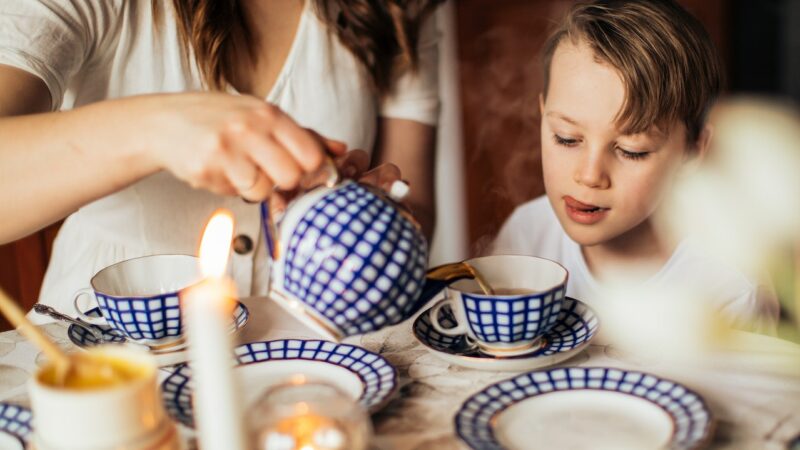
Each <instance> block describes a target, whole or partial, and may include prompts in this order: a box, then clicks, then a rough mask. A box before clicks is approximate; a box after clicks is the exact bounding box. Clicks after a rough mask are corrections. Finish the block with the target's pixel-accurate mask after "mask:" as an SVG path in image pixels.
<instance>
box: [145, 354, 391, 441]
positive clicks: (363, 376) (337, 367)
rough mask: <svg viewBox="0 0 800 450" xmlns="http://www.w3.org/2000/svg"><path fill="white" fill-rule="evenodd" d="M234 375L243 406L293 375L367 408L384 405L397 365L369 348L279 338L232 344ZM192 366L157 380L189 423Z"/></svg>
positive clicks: (173, 412) (174, 411)
mask: <svg viewBox="0 0 800 450" xmlns="http://www.w3.org/2000/svg"><path fill="white" fill-rule="evenodd" d="M234 353H235V354H236V359H237V362H238V366H237V367H236V369H235V370H236V371H237V372H238V373H237V375H238V376H239V379H240V380H241V383H242V386H243V387H244V389H246V390H247V391H246V395H244V398H245V401H246V402H247V404H246V405H245V407H246V408H249V407H250V406H252V402H255V401H256V400H258V398H259V397H260V396H261V394H262V393H263V392H265V391H266V390H267V389H269V388H271V387H273V386H277V385H279V384H283V383H286V382H289V381H292V380H293V379H296V378H295V377H297V376H302V377H303V379H304V380H305V381H307V382H320V383H327V384H330V385H333V386H335V387H337V388H339V389H341V390H342V392H344V393H345V394H348V395H350V396H351V397H352V398H353V400H357V401H358V402H360V403H361V404H362V405H363V406H364V407H366V408H368V409H369V410H370V411H375V410H377V409H379V408H380V407H382V406H383V405H385V404H386V402H387V401H388V400H389V399H390V398H391V396H392V395H393V394H394V393H395V391H396V390H397V387H398V384H397V370H396V369H395V368H394V367H393V366H392V365H391V364H389V362H388V361H387V360H386V359H385V358H384V357H382V356H381V355H378V354H377V353H373V352H370V351H369V350H366V349H363V348H361V347H357V346H354V345H348V344H337V343H335V342H330V341H322V340H303V339H280V340H275V341H263V342H251V343H249V344H243V345H240V346H238V347H236V348H235V349H234ZM193 389H194V386H193V382H192V369H191V366H189V365H187V364H181V365H180V366H177V368H176V369H175V371H174V372H173V373H172V374H171V375H169V376H168V377H167V378H166V379H165V380H164V382H163V383H161V391H162V392H163V396H164V403H165V405H166V408H167V412H168V413H169V415H170V416H172V418H173V419H174V420H175V421H177V422H179V423H182V424H184V425H186V426H188V427H193V426H194V419H193V413H192V392H193Z"/></svg>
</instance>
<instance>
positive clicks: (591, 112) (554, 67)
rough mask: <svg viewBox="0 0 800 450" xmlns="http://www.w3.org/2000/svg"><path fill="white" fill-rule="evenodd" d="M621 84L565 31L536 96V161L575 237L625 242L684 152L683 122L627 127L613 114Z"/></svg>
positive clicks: (644, 222) (641, 224)
mask: <svg viewBox="0 0 800 450" xmlns="http://www.w3.org/2000/svg"><path fill="white" fill-rule="evenodd" d="M624 98H625V88H624V86H623V84H622V79H621V78H620V77H619V75H618V74H617V72H616V70H615V69H614V68H613V67H611V66H609V65H607V64H605V63H603V62H598V60H596V58H595V55H594V53H593V52H592V50H591V49H590V48H589V47H588V46H587V45H586V44H585V43H582V42H580V43H578V44H574V43H572V42H571V41H570V40H569V39H565V40H564V41H562V42H561V44H559V46H558V48H557V49H556V51H555V53H554V54H553V59H552V62H551V66H550V85H549V89H548V92H547V98H546V100H544V99H542V101H541V109H542V127H541V128H542V166H543V169H544V184H545V189H546V190H547V197H548V198H549V200H550V203H551V204H552V205H553V209H554V210H555V213H556V216H557V217H558V219H559V221H560V222H561V225H562V226H563V227H564V230H565V231H566V232H567V234H568V235H569V236H570V237H571V238H572V239H573V240H574V241H576V242H577V243H578V244H580V245H583V246H592V245H597V244H609V243H617V244H623V245H624V244H625V243H626V242H633V241H635V239H634V240H633V241H629V240H628V238H632V237H635V235H636V233H637V232H640V231H641V230H643V229H646V227H647V226H648V219H649V218H650V216H651V215H652V214H653V212H654V211H655V210H656V209H657V208H658V206H659V203H660V202H661V198H662V194H663V193H664V192H665V191H666V190H667V189H669V186H670V184H671V181H672V179H673V178H674V175H675V172H676V170H677V169H678V168H679V167H680V165H681V163H682V162H683V161H684V159H685V155H686V154H687V149H686V142H685V141H686V140H685V136H686V134H685V127H684V126H683V125H682V124H680V123H675V124H673V125H672V126H671V127H670V129H669V130H666V131H665V130H659V129H656V128H653V129H652V130H650V131H649V132H648V133H641V134H636V135H626V134H624V133H623V132H621V131H620V130H619V129H618V128H617V124H616V123H615V119H616V115H617V113H618V111H620V109H621V107H622V104H623V101H624Z"/></svg>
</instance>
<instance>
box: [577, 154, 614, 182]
mask: <svg viewBox="0 0 800 450" xmlns="http://www.w3.org/2000/svg"><path fill="white" fill-rule="evenodd" d="M573 179H574V180H575V182H576V183H578V184H581V185H584V186H586V187H589V188H592V189H608V188H609V187H610V186H611V180H610V179H609V177H608V174H607V172H606V170H605V167H604V166H603V161H602V156H601V155H589V156H587V157H585V158H582V159H581V161H580V163H579V165H578V167H577V168H576V170H575V174H574V176H573Z"/></svg>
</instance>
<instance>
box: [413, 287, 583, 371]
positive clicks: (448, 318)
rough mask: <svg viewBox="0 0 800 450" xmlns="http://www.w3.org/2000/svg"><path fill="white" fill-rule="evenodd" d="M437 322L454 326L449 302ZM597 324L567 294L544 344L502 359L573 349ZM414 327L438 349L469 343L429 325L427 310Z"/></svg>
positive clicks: (454, 351)
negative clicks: (533, 350)
mask: <svg viewBox="0 0 800 450" xmlns="http://www.w3.org/2000/svg"><path fill="white" fill-rule="evenodd" d="M439 323H440V324H441V325H442V326H444V327H445V328H452V327H455V326H456V323H457V322H456V320H455V317H454V316H453V313H452V311H451V310H450V307H449V306H444V307H443V308H442V309H440V310H439ZM598 327H599V322H598V320H597V316H595V314H594V312H593V311H592V310H591V309H590V308H589V307H588V306H586V304H585V303H582V302H579V301H577V300H575V299H574V298H571V297H566V298H565V299H564V302H563V304H562V306H561V311H560V312H559V314H558V319H557V320H556V323H555V325H554V326H553V328H551V329H550V331H548V332H547V333H545V334H544V337H543V338H544V341H545V345H544V346H542V347H541V348H540V349H539V350H536V351H535V352H532V353H526V354H524V355H519V356H511V357H505V358H504V359H514V358H518V359H524V358H531V357H536V356H548V355H554V354H556V353H562V352H568V351H571V350H574V349H576V348H578V347H580V346H582V345H583V344H585V343H587V342H589V341H590V340H591V339H592V338H593V337H594V335H595V333H597V329H598ZM413 329H414V335H415V336H416V338H417V339H418V340H419V341H420V342H421V343H422V344H423V345H425V346H426V347H429V348H431V349H433V350H436V351H439V352H444V353H449V354H451V355H461V354H463V352H464V348H467V347H468V346H469V344H468V343H467V342H466V340H467V338H466V336H465V335H460V336H447V335H444V334H441V333H439V332H438V331H436V329H435V328H433V326H432V325H431V318H430V311H428V312H425V313H423V314H421V315H420V316H419V317H417V320H416V321H415V322H414V327H413ZM469 356H473V357H478V358H488V359H493V358H495V357H494V356H492V355H486V354H483V353H479V352H475V353H474V354H470V355H469Z"/></svg>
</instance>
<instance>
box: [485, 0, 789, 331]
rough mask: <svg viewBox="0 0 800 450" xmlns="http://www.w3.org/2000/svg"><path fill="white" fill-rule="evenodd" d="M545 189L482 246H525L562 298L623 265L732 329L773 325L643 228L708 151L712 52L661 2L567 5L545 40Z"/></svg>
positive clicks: (727, 274)
mask: <svg viewBox="0 0 800 450" xmlns="http://www.w3.org/2000/svg"><path fill="white" fill-rule="evenodd" d="M543 62H544V64H543V66H544V80H545V83H544V91H543V93H542V94H540V97H539V103H540V110H541V115H542V120H541V142H542V167H543V172H544V185H545V190H546V193H547V194H546V196H543V197H540V198H537V199H535V200H532V201H530V202H528V203H526V204H524V205H522V206H520V207H518V208H517V209H516V210H515V211H514V213H513V214H512V215H511V217H510V218H509V219H508V220H507V221H506V223H505V224H504V225H503V227H502V229H501V230H500V233H499V235H498V237H497V239H496V241H495V243H494V247H493V251H492V252H493V253H495V254H529V255H535V256H541V257H545V258H549V259H553V260H555V261H558V262H560V263H561V264H563V265H564V266H565V267H566V268H567V270H569V273H570V278H569V285H568V291H567V293H568V295H570V296H574V297H576V298H578V299H581V300H584V301H587V302H588V303H590V304H592V303H596V302H597V301H598V300H597V299H598V298H599V297H600V293H601V289H602V285H601V283H600V281H601V280H603V279H605V278H608V277H609V275H610V274H611V273H612V272H613V273H617V274H618V273H626V274H631V273H635V274H636V275H637V276H638V277H641V278H642V280H641V281H642V282H643V283H646V286H647V288H648V289H650V288H652V289H671V288H675V287H677V286H681V287H684V288H689V289H695V290H696V289H703V291H702V292H703V293H708V292H711V293H712V294H713V297H710V298H711V300H713V301H714V302H715V304H714V306H715V307H716V308H717V309H719V310H721V311H723V312H724V313H725V315H727V316H728V317H730V318H731V319H732V320H733V321H735V322H738V323H740V324H744V323H752V321H753V320H756V321H758V322H759V323H758V325H757V326H758V327H759V328H761V329H768V330H769V329H772V328H774V326H775V322H776V321H777V315H778V306H777V301H775V299H774V298H773V297H771V296H762V297H761V298H759V295H758V286H757V285H756V284H754V283H753V282H751V281H750V280H748V279H747V278H745V277H744V276H743V275H742V274H740V273H739V272H738V271H736V270H735V269H733V268H729V267H727V266H725V264H724V263H722V262H720V261H718V260H715V259H713V258H711V257H709V256H706V255H702V254H701V253H700V252H698V251H696V250H695V249H694V248H693V247H692V245H691V243H690V240H689V239H685V240H683V241H682V242H678V243H675V242H670V240H669V239H668V238H667V236H666V234H665V233H663V232H662V230H659V229H658V227H657V226H656V224H655V223H654V219H653V215H654V214H656V213H658V212H659V208H660V206H661V200H662V197H663V196H664V194H665V192H668V190H669V189H670V186H671V184H672V183H673V181H674V180H675V178H676V177H677V176H679V174H680V173H681V172H682V171H684V170H686V169H687V168H689V167H690V166H691V165H692V164H696V163H697V162H698V161H700V160H701V159H702V157H703V155H704V154H705V152H706V150H707V149H708V144H709V139H710V137H711V129H710V127H709V126H708V125H707V124H706V116H707V113H708V110H709V108H710V107H711V105H712V104H713V102H714V101H715V99H716V98H717V96H718V94H719V91H720V86H721V75H720V66H721V64H720V62H719V57H718V55H717V53H716V50H715V49H714V46H713V44H712V43H711V41H710V39H709V37H708V35H707V34H706V32H705V30H704V29H703V27H702V25H700V23H699V22H698V21H697V20H696V19H695V18H694V17H692V16H691V15H690V14H689V13H688V12H686V11H685V10H683V9H682V8H681V7H680V6H679V5H678V4H677V3H675V2H673V1H664V0H646V1H594V2H590V3H583V4H578V5H576V6H574V7H573V8H572V10H571V11H570V13H569V14H568V16H567V17H566V18H565V20H564V21H563V22H562V25H561V27H560V28H559V29H558V30H557V31H556V32H555V33H554V34H553V35H552V36H551V37H550V38H549V39H548V41H547V43H546V44H545V49H544V58H543Z"/></svg>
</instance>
